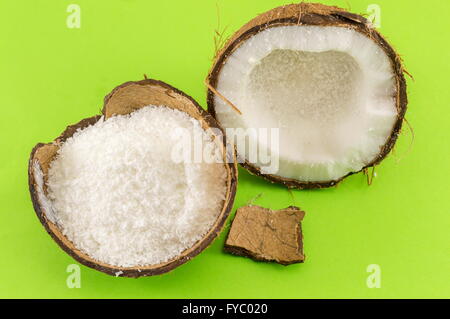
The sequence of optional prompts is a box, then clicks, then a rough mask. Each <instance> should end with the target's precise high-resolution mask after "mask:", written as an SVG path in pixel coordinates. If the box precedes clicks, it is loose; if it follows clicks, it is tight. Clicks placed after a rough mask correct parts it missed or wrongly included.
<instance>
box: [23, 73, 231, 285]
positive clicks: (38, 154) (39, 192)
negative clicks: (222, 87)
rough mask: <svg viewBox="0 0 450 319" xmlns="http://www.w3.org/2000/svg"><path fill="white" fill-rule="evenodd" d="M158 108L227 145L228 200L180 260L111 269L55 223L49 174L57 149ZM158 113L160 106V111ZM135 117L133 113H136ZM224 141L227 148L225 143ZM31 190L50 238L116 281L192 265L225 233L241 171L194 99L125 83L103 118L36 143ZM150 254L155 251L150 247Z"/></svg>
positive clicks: (151, 83)
mask: <svg viewBox="0 0 450 319" xmlns="http://www.w3.org/2000/svg"><path fill="white" fill-rule="evenodd" d="M147 105H156V106H158V105H159V106H161V105H162V106H164V107H166V108H169V109H172V110H178V111H181V112H184V113H185V114H187V115H188V116H189V118H193V119H195V120H198V122H199V123H200V125H201V128H203V129H204V130H207V129H210V128H211V129H213V131H212V132H213V134H214V137H213V139H215V138H220V140H218V141H220V143H219V144H220V145H221V146H223V150H227V151H224V152H223V153H222V155H221V156H223V159H224V163H222V165H223V166H225V170H226V177H225V181H226V185H225V189H226V193H225V199H224V200H223V203H222V205H221V209H220V212H218V213H217V218H216V219H215V221H214V223H213V225H212V226H211V227H210V228H209V230H208V231H207V232H206V233H205V234H204V235H203V236H202V237H201V239H199V240H198V241H196V242H195V243H194V244H193V245H192V246H191V247H188V248H187V249H185V250H184V251H182V252H181V253H180V254H179V255H177V256H176V257H174V258H171V259H169V260H167V261H164V262H161V263H158V264H151V265H139V266H132V267H121V266H117V265H111V264H110V263H105V262H103V261H99V260H98V259H94V258H92V257H91V256H90V255H88V254H87V253H86V252H84V251H82V250H80V249H78V248H77V247H76V246H75V245H74V243H73V242H71V241H70V240H69V239H68V238H67V236H66V235H64V234H63V232H62V231H61V229H60V227H59V226H58V225H57V223H56V222H53V221H52V218H51V216H50V215H51V214H52V212H50V209H51V206H50V204H49V199H48V198H47V196H48V189H47V188H48V185H47V181H48V172H49V169H50V166H51V165H50V164H51V163H52V161H53V160H54V159H55V157H56V155H57V153H58V150H59V149H60V148H61V147H62V145H64V143H65V142H66V141H67V140H68V139H70V138H71V137H72V136H74V134H77V132H79V131H80V130H83V129H85V128H90V127H92V126H94V125H95V124H98V123H99V121H101V120H102V119H103V118H104V119H105V122H107V119H109V118H112V117H115V116H116V115H129V114H131V113H133V112H135V111H139V110H141V109H142V108H144V106H147ZM156 108H158V107H156ZM134 114H135V113H134ZM222 141H223V143H222ZM28 177H29V189H30V194H31V199H32V202H33V206H34V209H35V211H36V214H37V216H38V218H39V220H40V222H41V223H42V225H43V226H44V228H45V229H46V231H47V232H48V233H49V234H50V236H51V237H52V238H53V239H54V240H55V241H56V243H57V244H58V245H59V246H60V247H61V248H62V249H63V250H64V251H65V252H66V253H68V254H69V255H70V256H72V257H73V258H74V259H76V260H77V261H78V262H80V263H82V264H84V265H86V266H88V267H91V268H94V269H96V270H99V271H102V272H104V273H106V274H109V275H113V276H124V277H141V276H151V275H158V274H163V273H166V272H168V271H171V270H172V269H174V268H176V267H178V266H180V265H182V264H184V263H185V262H187V261H189V260H190V259H192V258H193V257H195V256H196V255H197V254H199V253H200V252H201V251H203V250H204V249H205V248H206V247H208V246H209V245H210V244H211V242H212V241H213V240H214V239H215V238H216V237H217V236H218V234H219V233H220V231H221V230H222V228H223V225H224V223H225V220H226V218H227V217H228V215H229V212H230V210H231V208H232V205H233V201H234V197H235V194H236V184H237V167H236V160H235V154H234V152H232V151H231V152H230V150H229V149H226V144H225V141H224V139H223V138H222V130H221V129H220V126H219V125H218V124H217V122H216V121H215V119H214V118H213V117H211V116H210V115H209V114H208V113H207V112H205V111H204V110H203V109H202V108H201V107H200V106H199V105H198V104H197V103H196V102H195V101H194V100H193V99H192V98H191V97H189V96H187V95H186V94H184V93H183V92H181V91H179V90H177V89H176V88H174V87H172V86H170V85H168V84H166V83H164V82H161V81H156V80H151V79H145V80H142V81H137V82H127V83H124V84H122V85H120V86H118V87H117V88H115V89H114V90H113V91H112V92H111V93H110V94H109V95H107V96H106V97H105V101H104V107H103V110H102V114H101V115H97V116H93V117H90V118H87V119H83V120H82V121H80V122H79V123H77V124H75V125H71V126H68V127H67V129H66V130H65V131H64V132H63V133H62V134H61V135H60V136H59V137H58V138H56V139H55V140H54V141H53V142H51V143H48V144H42V143H39V144H37V145H36V146H35V147H34V148H33V150H32V152H31V156H30V160H29V167H28ZM149 249H151V247H149Z"/></svg>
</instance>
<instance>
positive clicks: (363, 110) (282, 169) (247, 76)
mask: <svg viewBox="0 0 450 319" xmlns="http://www.w3.org/2000/svg"><path fill="white" fill-rule="evenodd" d="M216 88H217V91H218V92H220V93H221V94H222V95H223V96H225V97H226V98H227V99H228V100H230V101H231V102H232V103H233V104H234V105H235V106H236V107H237V108H238V109H239V110H240V111H241V112H242V114H238V113H237V112H236V111H234V110H233V109H232V108H231V107H230V105H228V104H227V103H226V101H224V100H223V99H222V98H221V97H219V96H215V100H214V105H215V112H216V116H217V119H218V120H219V122H220V123H221V124H222V125H223V126H224V127H225V128H244V129H246V131H247V132H250V131H249V130H247V129H248V128H252V129H260V128H279V147H278V148H279V150H278V152H277V150H276V149H275V147H273V145H274V144H273V141H270V143H269V139H267V140H265V139H264V138H261V136H260V137H259V138H258V137H257V135H253V134H249V136H248V137H247V138H248V143H256V144H257V145H258V149H259V150H260V151H261V152H269V153H268V154H271V155H272V157H271V160H272V161H278V163H279V165H278V167H277V168H278V169H277V171H270V170H269V169H268V167H269V165H267V163H266V162H263V161H262V160H261V158H260V157H258V158H257V159H256V161H255V162H254V163H251V164H253V165H254V166H256V167H258V168H260V169H261V172H262V173H270V174H274V175H277V176H281V177H284V178H289V179H296V180H300V181H304V182H325V181H334V180H338V179H340V178H342V177H344V176H345V175H347V174H348V173H350V172H355V171H359V170H361V169H362V168H363V167H365V166H366V165H368V164H369V163H371V162H372V161H373V160H374V159H375V158H376V157H377V155H379V154H380V151H381V147H382V146H383V145H385V143H386V142H387V140H388V138H389V137H390V135H391V134H392V130H393V126H394V123H395V121H396V118H397V109H396V100H395V95H396V81H395V77H394V73H393V68H392V66H391V62H390V59H389V58H388V56H387V55H386V53H385V52H384V51H383V50H382V48H381V47H380V46H379V45H378V44H377V43H375V42H374V41H373V40H371V39H370V38H368V37H366V36H364V35H363V34H361V33H359V32H357V31H355V30H352V29H348V28H344V27H326V26H325V27H323V26H322V27H319V26H279V27H271V28H269V29H266V30H264V31H262V32H259V33H257V34H256V35H254V36H252V37H250V38H249V39H248V40H246V41H245V42H243V43H241V45H240V46H239V47H238V48H237V49H236V50H235V51H234V52H233V53H232V54H231V55H230V56H229V57H228V58H227V60H226V62H225V64H224V65H223V67H222V69H221V71H220V74H219V75H218V78H217V86H216ZM236 146H237V152H238V154H239V156H241V157H242V158H245V159H246V160H249V158H248V155H249V154H247V153H248V146H247V152H246V146H245V145H243V144H242V143H241V144H239V143H238V144H237V145H236ZM273 167H274V166H273V165H270V169H273Z"/></svg>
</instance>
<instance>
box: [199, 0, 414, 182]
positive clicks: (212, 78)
mask: <svg viewBox="0 0 450 319" xmlns="http://www.w3.org/2000/svg"><path fill="white" fill-rule="evenodd" d="M288 25H305V26H333V27H344V28H349V29H353V30H355V31H357V32H360V33H361V34H363V35H365V36H366V37H368V38H370V39H372V40H373V41H374V42H375V43H377V44H378V45H379V46H380V47H381V48H382V49H383V51H384V52H385V53H386V55H387V56H388V57H389V59H390V61H391V65H392V69H393V72H394V75H395V78H396V84H397V90H396V96H395V99H396V107H397V120H396V121H395V124H394V126H393V129H392V133H391V135H390V137H389V138H388V140H387V141H386V143H385V144H384V145H383V146H382V147H381V149H380V152H379V154H378V156H376V157H375V158H374V159H373V161H372V162H370V163H369V164H367V165H366V166H365V167H363V168H362V169H361V170H360V171H363V170H365V169H366V168H369V167H372V166H375V165H377V164H379V163H380V162H381V161H382V160H383V159H384V158H385V157H386V156H387V155H388V154H389V152H390V151H391V150H392V148H393V146H394V144H395V142H396V140H397V137H398V135H399V133H400V131H401V127H402V123H403V119H404V116H405V112H406V108H407V104H408V99H407V95H406V81H405V78H404V75H403V73H404V72H405V70H404V68H403V66H402V60H401V58H400V57H399V55H398V54H397V53H396V52H395V50H394V49H393V48H392V47H391V46H390V45H389V43H388V42H387V41H386V40H385V39H384V38H383V36H382V35H381V34H380V33H379V32H378V31H377V30H375V29H374V28H373V26H372V25H371V23H370V22H369V21H368V20H367V19H366V18H364V17H362V16H360V15H357V14H354V13H350V12H348V11H346V10H345V9H342V8H338V7H332V6H326V5H323V4H320V3H304V2H302V3H299V4H290V5H285V6H281V7H278V8H275V9H272V10H270V11H267V12H265V13H263V14H261V15H259V16H257V17H256V18H254V19H252V20H251V21H249V22H248V23H247V24H245V25H244V26H243V27H242V28H240V29H239V30H238V31H237V32H236V33H235V34H234V35H233V36H231V38H230V39H229V40H228V41H227V42H226V43H225V45H224V46H223V47H222V48H221V49H220V50H219V51H218V52H217V53H216V56H215V58H214V62H213V65H212V67H211V70H210V72H209V74H208V77H207V78H206V83H207V85H208V87H212V88H213V89H214V90H215V89H216V88H217V81H218V77H219V74H220V71H221V69H222V67H223V65H224V64H225V63H226V62H227V59H228V58H229V57H230V56H231V55H232V54H233V52H234V51H236V49H237V48H239V47H240V45H241V44H243V43H244V42H245V41H246V40H248V39H249V38H251V37H252V36H254V35H255V34H257V33H259V32H261V31H264V30H266V29H268V28H272V27H277V26H288ZM214 90H211V89H208V93H207V104H208V112H209V113H210V114H211V115H212V116H214V117H215V118H216V112H215V105H214V98H215V93H214ZM216 92H217V91H216ZM241 165H242V166H243V167H244V168H246V169H247V170H248V171H249V172H250V173H251V174H254V175H257V176H261V177H263V178H264V179H266V180H268V181H270V182H276V183H281V184H283V185H285V186H287V187H289V188H299V189H311V188H324V187H330V186H335V185H337V184H338V183H339V182H340V181H342V180H343V179H344V178H345V177H347V176H349V175H352V174H355V173H358V172H351V173H349V174H348V175H346V176H344V177H342V178H340V179H338V180H331V181H325V182H322V181H318V182H304V181H299V180H295V179H290V178H284V177H281V176H277V175H273V174H263V173H262V172H261V170H260V169H259V167H257V166H255V165H253V164H252V163H249V162H248V161H245V162H243V163H241Z"/></svg>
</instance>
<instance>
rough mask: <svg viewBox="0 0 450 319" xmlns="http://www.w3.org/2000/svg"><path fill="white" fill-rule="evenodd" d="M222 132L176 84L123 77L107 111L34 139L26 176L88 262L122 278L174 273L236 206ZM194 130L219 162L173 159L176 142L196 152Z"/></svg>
mask: <svg viewBox="0 0 450 319" xmlns="http://www.w3.org/2000/svg"><path fill="white" fill-rule="evenodd" d="M180 129H182V130H181V131H180ZM190 135H192V136H190ZM222 135H223V134H222V131H221V129H220V128H219V126H218V124H217V123H216V121H215V120H214V118H212V117H211V116H210V115H209V114H208V113H207V112H205V111H204V110H203V109H202V108H201V107H200V106H199V105H198V104H197V103H196V102H195V101H194V100H193V99H192V98H191V97H189V96H187V95H186V94H184V93H183V92H181V91H179V90H177V89H175V88H173V87H172V86H170V85H168V84H166V83H163V82H160V81H156V80H150V79H146V80H143V81H138V82H127V83H125V84H122V85H120V86H119V87H117V88H115V89H114V90H113V91H112V92H111V93H110V94H109V95H108V96H106V98H105V102H104V107H103V110H102V115H98V116H94V117H91V118H88V119H84V120H82V121H81V122H79V123H78V124H75V125H72V126H69V127H68V128H67V129H66V130H65V131H64V132H63V133H62V134H61V136H60V137H58V138H56V139H55V140H54V141H53V142H52V143H49V144H37V145H36V146H35V147H34V149H33V151H32V153H31V157H30V161H29V171H28V175H29V187H30V193H31V198H32V201H33V205H34V208H35V211H36V213H37V216H38V217H39V220H40V221H41V223H42V225H43V226H44V227H45V229H46V230H47V232H48V233H49V234H50V235H51V237H52V238H53V239H54V240H55V241H56V242H57V243H58V245H59V246H60V247H61V248H62V249H63V250H65V251H66V252H67V253H68V254H69V255H71V256H72V257H73V258H75V259H76V260H77V261H79V262H80V263H82V264H84V265H86V266H89V267H92V268H95V269H97V270H99V271H102V272H105V273H107V274H109V275H116V276H126V277H140V276H150V275H157V274H162V273H165V272H168V271H170V270H172V269H174V268H175V267H177V266H179V265H181V264H183V263H185V262H186V261H188V260H190V259H191V258H193V257H194V256H196V255H197V254H199V253H200V252H201V251H202V250H203V249H205V248H206V247H207V246H208V245H209V244H210V243H211V242H212V240H213V239H214V238H216V237H217V235H218V233H219V232H220V231H221V229H222V227H223V225H224V222H225V220H226V218H227V216H228V214H229V212H230V209H231V207H232V205H233V201H234V196H235V192H236V182H237V169H236V164H235V158H234V154H233V152H231V153H230V152H227V151H225V146H226V145H225V141H224V138H223V137H222ZM186 136H187V137H188V138H187V139H186ZM191 137H192V138H195V139H196V141H198V140H199V139H200V140H202V141H203V142H204V148H203V149H201V150H202V151H203V152H204V154H209V155H211V156H212V158H213V159H215V160H216V161H215V162H205V161H195V162H194V161H192V162H191V161H187V160H186V159H187V158H184V157H182V159H181V160H180V158H176V156H177V155H179V154H178V153H176V152H175V153H173V150H174V149H177V147H178V148H180V147H181V148H183V147H184V148H185V151H186V150H187V151H190V150H191V148H192V145H191V144H190V143H191V142H192V140H191V139H190V138H191ZM183 155H185V153H183Z"/></svg>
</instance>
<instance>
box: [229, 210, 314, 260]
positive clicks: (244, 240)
mask: <svg viewBox="0 0 450 319" xmlns="http://www.w3.org/2000/svg"><path fill="white" fill-rule="evenodd" d="M304 216H305V212H304V211H302V210H301V209H300V208H299V207H296V206H289V207H287V208H284V209H280V210H271V209H268V208H264V207H261V206H254V205H248V206H244V207H240V208H239V209H238V210H237V211H236V215H235V217H234V219H233V223H232V225H231V228H230V232H229V233H228V237H227V239H226V241H225V246H224V250H225V251H226V252H228V253H231V254H233V255H238V256H244V257H249V258H251V259H253V260H256V261H266V262H276V263H279V264H282V265H291V264H295V263H302V262H303V261H304V260H305V255H304V253H303V234H302V225H301V221H302V220H303V217H304Z"/></svg>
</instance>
